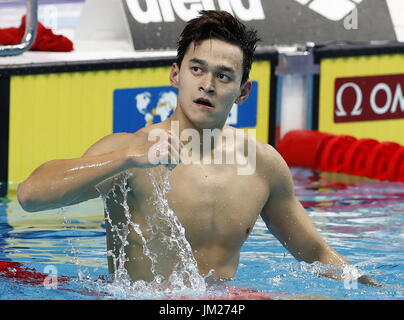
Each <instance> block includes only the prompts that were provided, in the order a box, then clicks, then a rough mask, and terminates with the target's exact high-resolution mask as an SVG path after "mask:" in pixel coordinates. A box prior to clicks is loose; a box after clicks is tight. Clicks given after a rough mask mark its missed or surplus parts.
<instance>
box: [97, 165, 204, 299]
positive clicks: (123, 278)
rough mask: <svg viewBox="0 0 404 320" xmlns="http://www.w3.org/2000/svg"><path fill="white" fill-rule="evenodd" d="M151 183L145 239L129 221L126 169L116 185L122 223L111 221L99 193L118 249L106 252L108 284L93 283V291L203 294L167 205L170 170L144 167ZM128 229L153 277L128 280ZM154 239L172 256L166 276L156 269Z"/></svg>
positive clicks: (180, 229) (191, 258)
mask: <svg viewBox="0 0 404 320" xmlns="http://www.w3.org/2000/svg"><path fill="white" fill-rule="evenodd" d="M146 172H147V174H148V175H149V177H150V179H151V182H152V185H153V194H152V198H151V201H152V204H153V207H154V208H155V211H154V212H153V213H152V214H150V215H149V216H148V217H147V218H146V222H147V227H148V228H149V229H150V230H151V236H150V237H148V238H147V239H146V238H145V236H144V235H143V232H142V230H141V228H140V225H139V224H137V223H135V222H133V219H132V214H131V212H130V209H129V205H128V202H127V197H128V193H129V192H130V191H131V189H130V187H129V186H128V184H127V180H128V178H130V177H131V173H130V172H125V173H123V174H122V175H121V176H120V177H119V178H118V179H117V182H118V183H117V184H116V186H117V187H118V188H119V190H120V192H121V194H122V196H123V201H122V202H121V203H119V205H121V206H122V207H123V209H124V214H125V223H124V224H113V223H112V219H111V216H110V212H109V210H108V206H107V199H108V197H105V196H103V197H102V200H103V202H104V208H105V221H106V223H108V224H109V226H110V228H111V232H112V233H113V234H115V235H116V236H117V237H118V238H119V243H120V244H121V245H120V248H119V250H118V254H117V255H114V253H113V252H112V251H109V252H108V253H107V255H108V256H110V257H112V261H113V266H114V274H113V275H112V280H113V281H112V283H108V284H107V288H105V284H103V285H102V287H103V288H100V283H99V282H96V286H97V287H98V288H97V290H100V289H103V290H102V291H104V290H105V289H106V290H107V291H108V294H109V295H111V294H112V295H113V296H115V297H119V298H126V299H127V298H137V297H141V298H147V297H151V298H153V299H155V298H156V295H160V296H161V297H166V296H167V295H170V296H178V295H191V296H193V297H196V296H199V295H203V294H206V290H207V286H206V282H205V278H206V277H208V276H209V275H210V274H209V275H207V276H206V277H203V276H202V275H200V274H199V271H198V265H197V262H196V260H195V258H194V256H193V253H192V248H191V246H190V244H189V242H188V241H187V239H186V238H185V229H184V228H183V226H182V225H181V223H180V221H179V220H178V218H177V216H176V215H175V213H174V211H173V210H172V209H171V208H170V206H169V203H168V200H167V197H166V195H167V193H168V192H169V190H170V188H171V186H170V182H169V176H170V171H169V170H168V169H166V168H165V167H163V166H160V167H156V168H153V169H147V170H146ZM110 196H112V197H113V198H114V200H115V201H116V198H117V197H116V194H115V192H114V191H112V193H111V195H110ZM131 229H132V230H133V231H134V232H136V234H137V235H138V236H139V237H140V239H141V241H142V246H143V253H144V255H145V256H146V257H148V258H149V259H150V261H151V263H152V266H151V272H152V274H153V280H152V281H151V282H145V281H134V282H133V281H131V279H130V277H129V275H128V272H127V270H126V268H125V266H124V265H125V262H127V261H129V257H127V255H126V252H125V247H126V246H128V245H129V242H128V241H127V239H128V236H129V234H130V232H131ZM152 241H153V242H154V243H155V242H156V241H157V242H158V243H160V244H162V245H164V247H165V248H166V249H167V251H168V252H169V253H170V255H172V256H173V261H175V263H174V267H173V270H172V273H171V275H170V276H169V277H168V278H166V277H165V276H163V275H161V274H159V273H158V271H157V268H156V266H157V261H158V256H157V254H155V253H154V252H153V250H151V242H152Z"/></svg>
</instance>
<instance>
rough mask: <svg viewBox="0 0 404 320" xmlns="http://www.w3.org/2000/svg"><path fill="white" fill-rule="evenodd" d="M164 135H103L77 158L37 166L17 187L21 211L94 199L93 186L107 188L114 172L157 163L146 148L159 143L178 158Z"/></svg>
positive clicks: (49, 207)
mask: <svg viewBox="0 0 404 320" xmlns="http://www.w3.org/2000/svg"><path fill="white" fill-rule="evenodd" d="M168 137H169V138H168V139H167V140H165V141H163V139H161V140H160V142H156V141H148V138H147V135H146V134H145V133H141V132H140V133H135V134H129V133H119V134H112V135H109V136H106V137H104V138H103V139H101V140H99V141H98V142H96V143H95V144H94V145H93V146H91V147H90V148H89V149H88V150H87V151H86V152H85V153H84V155H83V156H82V157H80V158H75V159H61V160H51V161H49V162H46V163H44V164H42V165H41V166H39V167H38V168H37V169H35V170H34V171H33V172H32V174H31V175H30V176H29V177H28V178H27V179H26V180H25V181H23V182H22V183H21V184H20V185H19V186H18V191H17V197H18V201H19V202H20V204H21V206H22V208H23V209H24V210H26V211H29V212H35V211H41V210H49V209H56V208H60V207H64V206H69V205H72V204H76V203H80V202H83V201H86V200H89V199H93V198H96V197H98V196H99V195H100V192H99V190H100V188H97V187H98V186H100V185H101V187H102V190H108V188H110V187H112V182H113V179H112V178H113V177H114V176H116V175H117V174H119V173H121V172H123V171H126V170H129V169H132V168H146V167H152V166H156V165H158V164H156V162H155V161H153V159H150V153H149V149H150V148H156V147H159V146H160V147H161V150H162V151H161V152H162V153H163V152H167V153H168V154H169V155H170V154H171V153H172V154H174V153H175V155H174V156H175V157H177V158H178V145H177V143H176V142H174V141H173V138H172V136H171V135H170V134H169V136H168ZM171 146H173V147H172V148H171ZM171 150H172V151H171ZM169 155H168V156H169ZM160 156H161V155H160ZM108 184H110V185H111V186H110V187H109V186H108Z"/></svg>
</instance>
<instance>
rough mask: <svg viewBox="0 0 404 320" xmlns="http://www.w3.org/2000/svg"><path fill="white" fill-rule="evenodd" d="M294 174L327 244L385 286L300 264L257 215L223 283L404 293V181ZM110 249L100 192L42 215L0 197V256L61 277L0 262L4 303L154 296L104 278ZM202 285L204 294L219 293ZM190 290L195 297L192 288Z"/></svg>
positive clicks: (338, 293)
mask: <svg viewBox="0 0 404 320" xmlns="http://www.w3.org/2000/svg"><path fill="white" fill-rule="evenodd" d="M292 173H293V177H294V180H295V186H296V194H297V196H298V198H299V199H300V200H301V201H302V203H303V205H304V207H305V208H306V210H307V211H308V213H309V215H310V216H311V217H312V219H313V221H314V223H315V226H316V227H317V229H318V230H319V231H320V232H321V234H322V235H323V236H324V237H325V239H326V240H327V242H328V243H329V244H330V245H331V246H332V247H333V248H335V249H336V250H337V251H338V252H339V253H340V254H342V255H343V256H344V257H345V258H346V259H347V260H348V261H349V262H350V263H351V264H353V265H355V266H356V267H358V268H360V269H361V270H362V271H364V272H365V273H366V274H368V275H370V276H372V277H373V278H374V279H376V280H377V281H379V282H381V283H383V284H384V285H383V287H381V288H377V287H368V286H364V285H362V284H355V283H352V282H351V283H344V282H342V281H336V280H331V279H328V278H324V277H321V276H319V273H320V272H321V270H322V268H321V265H319V264H312V265H309V264H306V263H299V262H297V261H296V260H295V259H294V258H293V257H292V256H291V255H290V254H289V253H288V252H287V251H286V250H285V249H284V248H283V247H282V245H281V244H280V243H279V242H278V241H277V240H276V239H275V238H274V237H273V236H272V235H271V234H270V233H269V232H268V230H267V229H266V227H265V224H264V222H263V221H262V220H261V219H259V220H258V221H257V224H256V225H255V227H254V229H253V232H252V233H251V234H250V237H249V238H248V239H247V241H246V243H245V244H244V246H243V248H242V252H241V259H240V265H239V269H238V272H237V274H236V277H235V279H234V280H233V281H230V282H228V284H230V285H234V286H237V287H241V288H252V289H256V290H259V291H263V292H268V293H271V295H272V296H273V297H275V298H276V297H278V298H285V297H289V298H290V297H291V295H293V296H295V295H320V296H321V297H328V298H331V299H348V300H354V299H355V300H356V299H360V300H369V299H377V300H379V299H382V300H386V299H389V300H390V299H393V300H401V299H403V297H404V291H403V281H404V263H403V256H404V255H403V253H404V250H403V249H404V241H403V240H404V232H403V222H404V215H403V213H404V183H391V182H375V181H364V180H363V179H362V180H359V179H355V178H352V177H348V176H344V175H337V174H334V175H333V174H325V173H318V172H315V171H312V170H308V169H300V168H292ZM355 180H357V181H355ZM106 254H107V253H106V243H105V224H104V219H103V207H102V201H101V200H100V199H96V200H91V201H88V202H86V203H83V204H79V205H76V206H72V207H68V208H64V209H61V210H52V211H46V212H39V213H26V212H24V211H23V210H22V209H21V207H20V206H19V204H18V202H17V201H16V199H15V196H10V197H9V198H8V199H2V201H1V202H0V262H1V261H3V266H4V262H6V263H12V262H18V263H21V264H22V265H21V266H22V268H25V269H24V270H28V271H29V272H33V273H32V274H33V276H32V277H33V278H35V274H38V273H41V274H44V275H45V276H46V275H56V273H57V276H58V277H61V278H59V279H65V280H66V281H59V282H58V283H55V281H54V279H53V280H52V278H50V277H48V278H46V280H45V281H43V280H42V278H40V280H38V281H30V279H29V278H28V279H25V278H24V277H18V276H12V274H13V272H14V271H13V269H12V268H11V269H10V268H9V269H7V272H8V273H7V272H6V271H4V269H3V273H2V272H1V270H2V269H1V268H0V299H2V300H7V299H150V298H156V295H153V294H152V293H150V292H146V291H145V292H141V290H140V291H139V289H137V290H130V289H129V288H127V287H125V285H123V284H114V283H110V282H108V281H107V280H105V279H106V277H107V261H106ZM10 270H11V271H10ZM10 272H11V273H10ZM29 272H28V274H30V273H29ZM35 272H36V273H35ZM10 274H11V276H10ZM66 277H69V278H66ZM31 280H32V279H31ZM52 284H53V286H52ZM208 290H209V291H208V292H206V293H207V294H216V293H217V292H219V291H220V289H219V288H218V289H214V288H212V289H208ZM215 290H217V292H215ZM181 294H183V292H182V293H181ZM187 295H188V296H190V297H193V298H196V299H197V298H198V294H194V293H193V292H187ZM218 295H220V292H219V293H218ZM300 297H301V296H300Z"/></svg>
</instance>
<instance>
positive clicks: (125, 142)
mask: <svg viewBox="0 0 404 320" xmlns="http://www.w3.org/2000/svg"><path fill="white" fill-rule="evenodd" d="M146 141H147V134H146V133H145V132H144V131H143V130H139V131H137V132H134V133H129V132H119V133H112V134H109V135H107V136H105V137H103V138H101V139H100V140H98V141H97V142H96V143H94V144H93V145H92V146H90V147H89V148H88V149H87V151H86V152H85V153H84V154H83V156H82V157H90V156H96V155H100V154H104V153H108V152H112V151H116V150H119V149H123V148H126V147H129V146H136V145H141V144H143V143H145V142H146Z"/></svg>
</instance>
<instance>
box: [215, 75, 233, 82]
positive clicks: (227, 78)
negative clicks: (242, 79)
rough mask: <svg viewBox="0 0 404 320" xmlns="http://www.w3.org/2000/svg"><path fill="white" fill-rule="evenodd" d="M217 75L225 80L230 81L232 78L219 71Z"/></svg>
mask: <svg viewBox="0 0 404 320" xmlns="http://www.w3.org/2000/svg"><path fill="white" fill-rule="evenodd" d="M217 77H218V78H219V79H220V80H222V81H224V82H228V81H230V80H231V78H230V77H229V76H228V75H226V74H224V73H219V74H218V76H217Z"/></svg>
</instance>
